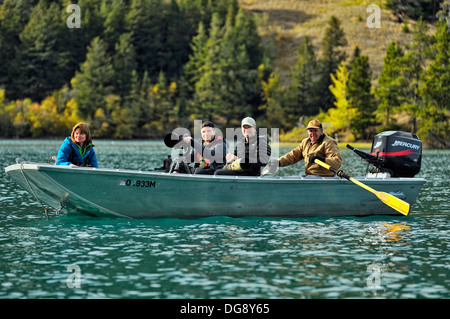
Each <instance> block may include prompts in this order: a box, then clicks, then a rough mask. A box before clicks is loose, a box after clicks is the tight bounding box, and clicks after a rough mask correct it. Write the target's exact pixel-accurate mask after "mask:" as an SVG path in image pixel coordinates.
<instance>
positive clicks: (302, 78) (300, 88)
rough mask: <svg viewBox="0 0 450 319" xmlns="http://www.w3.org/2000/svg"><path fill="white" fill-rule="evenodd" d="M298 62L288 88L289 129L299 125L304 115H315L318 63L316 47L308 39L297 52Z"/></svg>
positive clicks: (290, 76) (291, 73) (292, 72)
mask: <svg viewBox="0 0 450 319" xmlns="http://www.w3.org/2000/svg"><path fill="white" fill-rule="evenodd" d="M297 54H298V56H299V57H298V60H297V63H296V64H295V66H294V67H293V68H292V69H291V70H290V73H289V78H290V79H291V80H292V82H291V84H290V85H289V87H288V93H287V100H286V101H285V103H284V105H285V109H286V113H287V122H288V123H289V124H288V127H289V128H293V127H294V126H296V125H297V122H298V120H299V118H300V116H302V115H313V114H315V111H316V108H315V105H314V102H315V101H314V95H313V88H314V81H313V78H314V75H315V72H316V68H317V61H316V57H315V54H314V46H313V45H312V43H311V41H310V39H309V38H308V37H304V38H303V41H302V43H301V45H300V48H299V50H298V51H297Z"/></svg>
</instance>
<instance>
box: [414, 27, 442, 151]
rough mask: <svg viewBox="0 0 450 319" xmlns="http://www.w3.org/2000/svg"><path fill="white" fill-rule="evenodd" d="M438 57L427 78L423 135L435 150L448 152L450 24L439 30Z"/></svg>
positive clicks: (422, 89)
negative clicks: (446, 150)
mask: <svg viewBox="0 0 450 319" xmlns="http://www.w3.org/2000/svg"><path fill="white" fill-rule="evenodd" d="M435 39H436V42H435V45H434V50H435V55H434V58H433V60H432V61H431V63H430V65H429V66H428V69H427V70H426V71H425V73H424V75H423V87H422V88H421V92H422V94H423V99H424V108H422V109H421V112H420V115H421V117H422V126H421V128H420V130H419V132H418V134H420V135H423V136H424V137H425V139H426V140H427V141H428V143H429V144H430V146H431V147H434V148H440V149H448V148H450V142H449V139H448V137H449V136H450V111H449V105H450V51H449V47H450V32H449V27H448V24H447V23H445V22H440V23H439V24H438V28H437V30H436V36H435Z"/></svg>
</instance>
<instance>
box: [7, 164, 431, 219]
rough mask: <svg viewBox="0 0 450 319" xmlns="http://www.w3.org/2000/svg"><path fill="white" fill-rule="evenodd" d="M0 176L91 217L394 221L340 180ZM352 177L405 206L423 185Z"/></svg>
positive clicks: (71, 170) (34, 170)
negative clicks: (380, 218)
mask: <svg viewBox="0 0 450 319" xmlns="http://www.w3.org/2000/svg"><path fill="white" fill-rule="evenodd" d="M5 171H6V173H7V174H8V175H9V176H10V177H11V178H12V179H14V180H15V181H16V182H17V183H18V184H19V185H20V186H22V187H23V188H24V189H26V190H27V191H28V192H30V193H31V194H32V195H33V196H35V197H37V199H38V200H39V201H40V202H41V203H43V204H44V203H45V205H48V206H49V207H52V208H54V209H58V208H60V207H61V206H62V207H66V208H68V209H69V210H75V211H78V212H80V213H85V214H89V215H94V216H119V217H127V218H199V217H210V216H231V217H246V216H260V217H264V216H267V217H306V216H369V215H399V216H401V215H400V214H399V213H398V212H396V211H395V210H393V209H392V208H390V207H389V206H387V205H385V204H384V203H383V202H381V201H380V200H379V199H378V198H377V196H375V195H374V194H372V193H370V192H368V191H366V190H364V189H362V188H361V187H358V186H356V185H355V184H353V183H351V182H349V181H347V180H345V179H339V178H322V177H320V178H302V177H299V176H296V177H242V176H239V177H237V176H223V177H218V176H203V175H187V174H166V173H157V172H145V171H134V170H120V169H105V168H82V167H66V166H55V165H50V164H34V163H22V164H15V165H11V166H8V167H6V169H5ZM358 180H359V181H361V182H363V183H364V184H366V185H368V186H370V187H372V188H374V189H376V190H377V191H383V192H386V193H391V194H393V195H395V196H397V197H399V198H401V199H403V200H405V201H406V202H408V203H409V204H410V205H413V204H414V202H415V200H416V198H417V196H418V194H419V191H420V189H421V187H422V185H423V184H424V183H425V182H426V181H425V180H424V179H422V178H358ZM413 208H414V207H413ZM412 211H413V209H412Z"/></svg>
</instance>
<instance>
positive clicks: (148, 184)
mask: <svg viewBox="0 0 450 319" xmlns="http://www.w3.org/2000/svg"><path fill="white" fill-rule="evenodd" d="M119 186H134V187H148V188H150V187H152V188H155V187H156V182H155V181H144V180H131V179H120V180H119Z"/></svg>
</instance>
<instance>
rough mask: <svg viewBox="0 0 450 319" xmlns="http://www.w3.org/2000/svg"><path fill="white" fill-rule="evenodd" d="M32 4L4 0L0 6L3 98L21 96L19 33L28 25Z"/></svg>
mask: <svg viewBox="0 0 450 319" xmlns="http://www.w3.org/2000/svg"><path fill="white" fill-rule="evenodd" d="M32 8H33V4H31V3H29V2H25V1H20V2H19V1H16V0H5V1H2V4H1V6H0V65H1V66H2V67H1V68H0V87H4V88H6V91H5V98H11V99H17V98H19V97H20V96H22V93H21V90H22V87H19V86H18V83H17V79H18V78H17V75H18V74H20V69H19V57H20V48H21V40H20V37H19V35H20V33H21V32H22V31H23V29H24V28H25V26H26V24H27V23H28V20H29V16H30V13H31V11H32Z"/></svg>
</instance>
